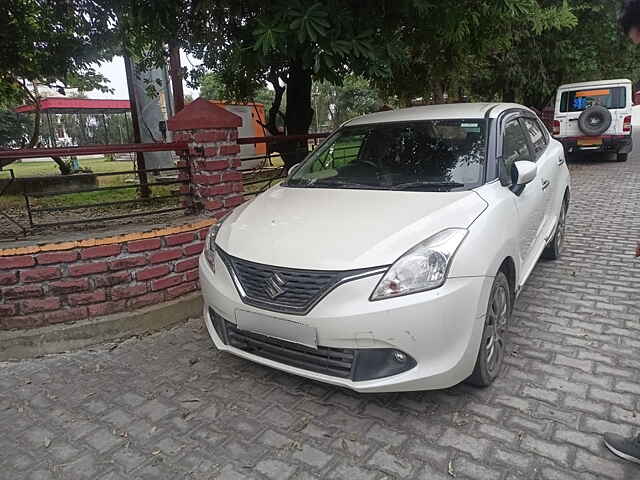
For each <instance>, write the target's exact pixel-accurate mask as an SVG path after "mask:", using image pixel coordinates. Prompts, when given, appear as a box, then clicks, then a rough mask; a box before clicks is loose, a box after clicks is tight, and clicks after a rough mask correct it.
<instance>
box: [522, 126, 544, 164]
mask: <svg viewBox="0 0 640 480" xmlns="http://www.w3.org/2000/svg"><path fill="white" fill-rule="evenodd" d="M522 121H523V123H524V127H525V129H526V130H527V134H528V135H529V139H530V140H531V145H532V146H533V154H534V155H535V157H536V159H537V158H539V157H540V155H542V152H544V151H545V149H546V148H547V141H546V140H547V139H546V138H545V136H544V133H543V132H542V130H541V129H540V125H539V124H538V122H536V121H535V120H533V119H532V118H523V119H522Z"/></svg>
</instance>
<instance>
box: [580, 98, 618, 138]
mask: <svg viewBox="0 0 640 480" xmlns="http://www.w3.org/2000/svg"><path fill="white" fill-rule="evenodd" d="M610 126H611V112H609V109H607V108H605V107H603V106H601V105H594V106H592V107H589V108H587V109H586V110H585V111H584V112H582V113H581V114H580V117H578V127H579V128H580V131H581V132H582V133H584V134H585V135H587V136H590V137H594V136H596V135H602V134H603V133H604V132H606V131H607V130H608V129H609V127H610Z"/></svg>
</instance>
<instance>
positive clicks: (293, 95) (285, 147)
mask: <svg viewBox="0 0 640 480" xmlns="http://www.w3.org/2000/svg"><path fill="white" fill-rule="evenodd" d="M311 85H312V81H311V72H310V71H308V70H304V68H303V67H302V62H300V61H298V60H296V61H294V62H293V63H292V65H291V69H290V71H289V78H288V79H287V109H286V112H285V116H284V118H285V125H286V134H287V135H306V134H307V133H309V127H310V126H311V121H312V120H313V114H314V111H313V108H312V107H311ZM277 148H278V151H279V152H280V155H281V156H282V160H283V161H284V166H285V169H287V170H288V169H289V168H291V167H292V166H293V165H295V164H296V163H300V162H301V161H302V160H303V159H304V157H306V156H307V153H308V142H307V141H306V140H301V141H293V142H283V143H279V144H278V145H277Z"/></svg>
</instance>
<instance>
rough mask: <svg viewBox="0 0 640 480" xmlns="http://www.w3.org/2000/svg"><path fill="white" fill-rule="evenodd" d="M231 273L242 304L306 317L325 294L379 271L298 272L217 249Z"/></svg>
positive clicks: (298, 270)
mask: <svg viewBox="0 0 640 480" xmlns="http://www.w3.org/2000/svg"><path fill="white" fill-rule="evenodd" d="M218 252H219V253H220V257H221V258H222V260H223V261H224V263H225V264H226V265H227V268H229V269H230V270H231V272H232V273H233V276H234V277H235V278H234V282H235V283H236V287H238V290H239V292H240V295H241V297H242V301H243V302H244V303H246V304H248V305H253V306H254V307H258V308H262V309H265V310H270V311H273V312H282V313H291V314H294V315H305V314H307V313H308V312H309V311H310V310H311V309H312V308H313V307H314V306H315V305H316V304H317V303H318V302H319V301H320V300H321V299H322V298H323V297H324V296H325V295H326V294H327V293H329V292H330V291H331V290H333V289H334V288H335V287H336V286H337V285H339V284H340V283H343V282H345V281H347V280H355V279H356V278H363V277H366V276H368V275H374V274H377V273H380V272H381V268H380V267H377V268H371V269H362V270H349V271H326V270H301V269H293V268H284V267H274V266H270V265H262V264H259V263H254V262H250V261H247V260H242V259H239V258H236V257H232V256H231V255H229V254H227V253H225V252H223V251H221V250H218Z"/></svg>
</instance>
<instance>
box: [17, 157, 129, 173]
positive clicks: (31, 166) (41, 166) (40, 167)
mask: <svg viewBox="0 0 640 480" xmlns="http://www.w3.org/2000/svg"><path fill="white" fill-rule="evenodd" d="M80 167H82V168H88V169H90V170H92V171H93V173H107V172H118V171H126V170H131V169H132V168H133V163H132V162H110V161H107V159H106V158H104V157H101V158H95V159H87V160H80ZM8 169H13V173H14V174H15V175H16V177H40V176H43V175H58V174H59V173H60V170H58V166H57V165H56V164H55V162H54V161H53V160H51V161H48V162H22V163H18V162H14V163H11V164H9V165H7V166H6V167H5V170H8Z"/></svg>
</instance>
